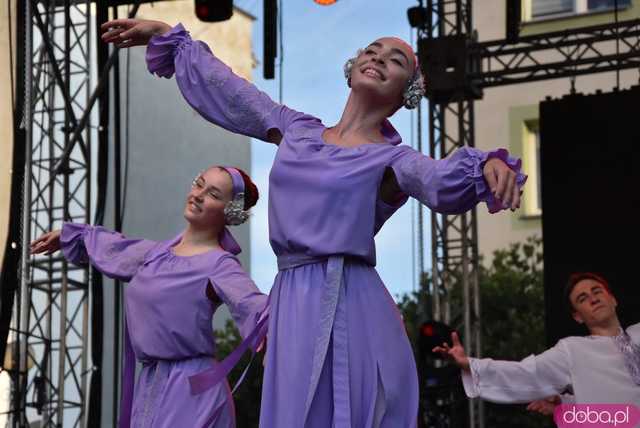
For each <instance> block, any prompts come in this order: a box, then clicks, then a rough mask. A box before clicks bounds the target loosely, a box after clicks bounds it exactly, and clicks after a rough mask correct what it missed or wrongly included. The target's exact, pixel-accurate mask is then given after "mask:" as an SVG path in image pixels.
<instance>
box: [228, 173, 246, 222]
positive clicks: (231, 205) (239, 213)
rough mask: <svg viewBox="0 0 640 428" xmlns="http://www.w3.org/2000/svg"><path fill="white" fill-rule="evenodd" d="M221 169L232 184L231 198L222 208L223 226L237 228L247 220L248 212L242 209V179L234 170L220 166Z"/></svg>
mask: <svg viewBox="0 0 640 428" xmlns="http://www.w3.org/2000/svg"><path fill="white" fill-rule="evenodd" d="M221 168H222V169H224V170H225V171H227V172H228V173H229V175H230V176H231V181H232V183H233V191H232V194H233V196H232V198H231V200H230V201H229V202H227V205H226V206H225V207H224V219H225V224H228V225H231V226H237V225H239V224H242V223H244V222H246V221H247V220H248V219H249V211H245V209H244V191H245V189H244V179H243V178H242V175H241V174H240V171H238V170H237V169H236V168H233V167H228V166H222V167H221Z"/></svg>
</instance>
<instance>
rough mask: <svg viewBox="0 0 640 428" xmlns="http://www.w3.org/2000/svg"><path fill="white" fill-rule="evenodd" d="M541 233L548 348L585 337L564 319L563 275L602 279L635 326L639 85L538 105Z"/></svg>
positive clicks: (638, 313)
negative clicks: (588, 273)
mask: <svg viewBox="0 0 640 428" xmlns="http://www.w3.org/2000/svg"><path fill="white" fill-rule="evenodd" d="M540 143H541V162H542V163H541V170H542V213H543V214H542V233H543V238H544V281H545V306H546V331H547V340H548V342H549V345H553V344H555V343H556V342H557V340H558V339H560V338H562V337H565V336H568V335H576V334H585V333H586V330H585V329H584V328H581V327H579V326H578V325H577V324H576V323H575V322H573V321H572V319H571V318H570V316H569V314H568V311H567V308H566V306H565V305H564V301H563V288H564V285H565V283H566V282H567V279H568V276H569V274H570V273H572V272H575V271H592V272H596V273H600V274H602V275H603V276H604V277H605V278H607V279H608V280H609V283H610V285H611V287H612V289H613V291H614V294H615V295H616V297H617V299H618V303H619V305H618V314H619V316H620V319H621V322H622V324H623V326H625V327H626V326H627V325H629V324H632V323H636V322H638V321H640V281H639V280H638V279H639V278H640V253H639V251H638V244H639V242H640V240H639V239H638V238H639V233H638V228H639V224H638V223H639V222H640V214H639V212H638V211H639V210H638V209H639V208H640V162H639V160H640V159H639V157H640V87H634V88H632V89H630V90H624V91H614V92H611V93H596V94H594V95H580V94H578V95H570V96H566V97H564V98H562V99H559V100H547V101H544V102H542V103H541V104H540Z"/></svg>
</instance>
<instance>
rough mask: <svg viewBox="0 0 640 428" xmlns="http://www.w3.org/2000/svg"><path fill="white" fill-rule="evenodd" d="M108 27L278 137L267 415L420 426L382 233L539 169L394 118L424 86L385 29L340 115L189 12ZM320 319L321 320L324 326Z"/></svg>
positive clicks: (499, 189) (355, 63)
mask: <svg viewBox="0 0 640 428" xmlns="http://www.w3.org/2000/svg"><path fill="white" fill-rule="evenodd" d="M103 30H104V31H105V33H104V35H103V40H104V41H106V42H112V43H115V45H116V46H118V47H130V46H136V45H148V47H147V64H148V67H149V71H150V72H151V73H154V74H157V75H159V76H161V77H166V78H169V77H171V76H173V75H174V74H175V76H176V80H177V84H178V87H179V88H180V90H181V92H182V94H183V96H184V98H185V99H186V100H187V102H188V103H189V104H190V105H191V106H192V107H193V108H194V109H196V110H197V111H198V112H199V113H200V114H201V115H202V116H203V117H205V118H206V119H207V120H209V121H211V122H213V123H215V124H217V125H219V126H221V127H223V128H225V129H227V130H230V131H232V132H236V133H240V134H244V135H248V136H251V137H255V138H259V139H261V140H264V141H267V142H271V143H273V144H276V145H278V150H277V153H276V158H275V161H274V164H273V167H272V169H271V173H270V176H269V190H270V192H269V234H270V242H271V246H272V248H273V251H274V252H275V254H276V255H277V257H278V268H279V273H278V275H277V276H276V278H275V282H274V285H273V288H272V290H271V297H270V306H271V309H270V318H269V332H268V338H267V339H268V340H267V343H268V348H267V355H266V367H265V375H264V383H263V390H262V407H261V413H260V426H261V427H262V428H301V427H304V428H313V427H318V428H328V427H335V428H348V427H357V428H361V427H367V428H369V427H376V428H378V427H383V428H397V427H402V428H405V427H415V426H416V416H417V409H418V378H417V372H416V366H415V361H414V358H413V355H412V352H411V347H410V345H409V341H408V338H407V335H406V333H405V329H404V326H403V324H402V320H401V318H400V314H399V312H398V309H397V308H396V306H395V304H394V301H393V299H392V298H391V296H390V295H389V293H388V292H387V290H386V288H385V286H384V284H383V283H382V281H381V280H380V278H379V276H378V274H377V273H376V270H375V269H374V265H375V263H376V258H375V247H374V235H375V234H376V233H377V231H378V230H379V228H380V227H381V226H382V224H383V223H384V221H385V220H386V219H387V218H388V217H389V216H390V215H391V214H393V212H394V211H395V210H396V209H397V208H398V207H399V206H401V205H402V204H404V203H405V202H406V200H407V197H408V196H412V197H414V198H416V199H418V200H419V201H420V202H422V203H424V204H426V205H427V206H429V207H430V208H431V209H433V210H436V211H438V212H442V213H459V212H464V211H466V210H469V209H471V208H472V207H473V206H475V205H476V204H477V203H478V202H480V201H485V202H487V203H488V204H489V208H490V210H491V211H493V212H495V211H498V210H500V209H502V208H507V207H508V208H511V209H515V208H517V207H518V206H519V203H520V188H521V186H522V185H523V184H524V181H525V178H526V177H525V176H523V175H522V174H521V173H520V172H519V168H520V162H519V161H517V160H515V159H513V158H510V157H509V156H508V154H507V152H506V150H502V149H500V150H496V151H493V152H490V153H484V152H481V151H479V150H476V149H473V148H462V149H460V150H458V151H457V152H455V153H454V154H452V155H451V156H449V157H448V158H446V159H443V160H434V159H431V158H429V157H427V156H424V155H423V154H421V153H418V152H416V151H415V150H413V149H412V148H411V147H408V146H405V145H401V144H400V142H401V139H400V136H399V135H398V133H397V132H396V131H395V129H394V128H393V127H392V125H391V124H390V123H389V121H388V120H387V117H389V116H391V115H392V114H393V113H394V112H396V111H397V110H398V109H399V108H401V107H402V106H403V105H405V106H407V107H410V108H411V107H414V106H415V105H416V104H417V101H419V100H420V98H421V95H422V85H421V77H420V72H419V67H418V66H417V62H416V59H415V56H414V54H413V52H412V50H411V48H410V47H409V46H408V45H407V44H406V43H404V42H402V41H401V40H399V39H396V38H381V39H378V40H376V41H374V42H373V43H371V44H370V45H369V46H368V47H367V48H366V50H363V51H360V52H358V55H357V56H356V57H355V58H353V59H351V60H349V61H348V62H347V64H346V66H345V77H346V78H347V83H348V85H349V86H350V87H351V92H350V94H349V98H348V101H347V104H346V106H345V108H344V112H343V114H342V118H341V119H340V121H339V122H338V123H337V124H336V125H335V126H333V127H329V128H327V127H325V126H324V125H323V123H322V122H321V121H320V120H319V119H317V118H315V117H313V116H311V115H308V114H304V113H300V112H297V111H295V110H292V109H290V108H288V107H286V106H284V105H279V104H277V103H274V102H273V101H272V100H271V99H270V98H269V97H268V96H267V95H266V94H265V93H263V92H260V91H259V90H258V89H257V88H255V87H254V86H253V85H252V84H250V83H249V82H247V81H246V80H244V79H242V78H240V77H238V76H236V75H235V74H234V73H233V72H232V71H231V70H230V69H229V67H227V66H226V65H225V64H224V63H222V62H221V61H220V60H219V59H218V58H216V57H215V56H214V55H213V53H212V52H211V51H210V49H209V48H208V46H207V45H205V44H204V43H202V42H198V41H194V40H192V39H191V37H190V36H189V33H188V32H187V31H186V30H185V29H184V27H183V26H182V25H177V26H176V27H173V28H171V27H170V26H169V25H167V24H165V23H162V22H157V21H142V20H115V21H111V22H108V23H106V24H104V25H103ZM310 332H313V334H311V333H310Z"/></svg>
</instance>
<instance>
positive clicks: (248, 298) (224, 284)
mask: <svg viewBox="0 0 640 428" xmlns="http://www.w3.org/2000/svg"><path fill="white" fill-rule="evenodd" d="M209 283H210V284H211V286H212V287H213V291H214V292H215V294H216V296H217V297H218V298H219V299H220V300H221V301H222V302H223V303H224V304H226V305H227V307H228V308H229V312H230V313H231V317H232V318H233V321H234V322H235V323H236V326H237V327H238V330H239V331H240V335H241V336H242V337H243V338H245V339H246V338H247V336H248V335H249V334H250V333H251V332H252V331H253V329H254V328H255V327H256V325H257V324H258V322H259V321H260V320H261V319H262V318H263V317H265V316H267V315H268V306H267V301H268V296H267V295H266V294H264V293H262V292H261V291H260V290H259V289H258V287H256V285H255V283H254V282H253V280H252V279H251V278H250V277H249V275H248V274H247V272H246V271H245V270H244V269H243V268H242V265H241V264H240V262H239V261H238V259H237V258H236V257H234V256H223V257H221V258H220V259H219V260H218V262H217V263H216V266H215V272H214V273H213V275H211V276H210V277H209ZM258 345H259V343H254V344H252V345H251V346H252V348H254V349H255V348H256V347H257V346H258Z"/></svg>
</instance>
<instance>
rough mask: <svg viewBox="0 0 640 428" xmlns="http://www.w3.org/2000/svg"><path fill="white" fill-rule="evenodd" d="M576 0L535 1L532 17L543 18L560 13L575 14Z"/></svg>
mask: <svg viewBox="0 0 640 428" xmlns="http://www.w3.org/2000/svg"><path fill="white" fill-rule="evenodd" d="M573 2H574V0H533V4H532V7H531V16H532V17H533V18H541V17H544V16H549V15H555V14H558V13H570V12H573Z"/></svg>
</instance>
